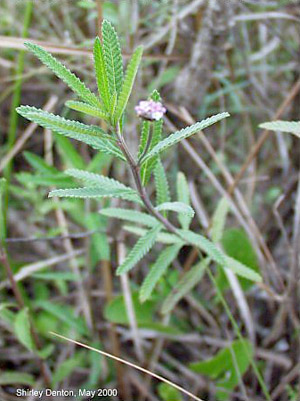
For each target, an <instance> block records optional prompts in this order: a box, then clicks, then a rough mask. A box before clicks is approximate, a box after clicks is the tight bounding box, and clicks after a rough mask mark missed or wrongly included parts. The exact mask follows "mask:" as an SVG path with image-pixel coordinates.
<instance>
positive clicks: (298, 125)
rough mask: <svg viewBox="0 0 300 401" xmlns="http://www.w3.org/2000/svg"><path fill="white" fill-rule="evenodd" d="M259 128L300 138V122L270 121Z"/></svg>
mask: <svg viewBox="0 0 300 401" xmlns="http://www.w3.org/2000/svg"><path fill="white" fill-rule="evenodd" d="M259 127H260V128H264V129H267V130H271V131H281V132H287V133H290V134H293V135H295V136H296V137H298V138H300V121H281V120H278V121H270V122H267V123H263V124H260V125H259Z"/></svg>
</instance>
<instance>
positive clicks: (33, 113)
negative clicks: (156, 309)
mask: <svg viewBox="0 0 300 401" xmlns="http://www.w3.org/2000/svg"><path fill="white" fill-rule="evenodd" d="M16 111H17V112H18V113H19V114H20V115H21V116H22V117H24V118H27V119H28V120H29V121H32V122H35V123H37V124H39V125H40V126H42V127H43V128H48V129H50V130H52V131H55V132H57V133H59V134H61V135H64V136H67V137H70V138H73V139H76V140H79V141H81V142H84V143H87V144H88V145H90V146H92V147H93V148H95V149H98V150H100V151H101V152H103V153H109V154H112V155H113V156H116V157H118V158H120V159H122V160H125V158H124V156H123V154H122V152H121V151H120V149H118V148H117V146H116V145H115V144H114V142H113V138H112V137H110V136H109V135H107V134H106V133H105V132H104V131H103V130H102V129H101V128H99V127H96V126H94V125H85V124H83V123H80V122H78V121H73V120H67V119H65V118H63V117H60V116H57V115H55V114H52V113H48V112H46V111H44V110H40V109H36V108H35V107H31V106H20V107H18V108H17V109H16Z"/></svg>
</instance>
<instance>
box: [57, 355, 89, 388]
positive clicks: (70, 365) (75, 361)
mask: <svg viewBox="0 0 300 401" xmlns="http://www.w3.org/2000/svg"><path fill="white" fill-rule="evenodd" d="M83 360H84V354H83V353H82V352H78V351H77V352H76V353H75V355H74V356H73V357H71V358H68V359H66V360H64V361H63V362H61V363H60V364H59V365H58V366H57V367H56V369H55V372H54V374H53V377H52V385H53V387H56V385H57V384H58V383H59V382H61V381H63V380H64V379H66V378H67V377H69V376H70V375H71V374H72V372H73V371H74V370H75V369H76V368H77V367H81V366H82V363H83Z"/></svg>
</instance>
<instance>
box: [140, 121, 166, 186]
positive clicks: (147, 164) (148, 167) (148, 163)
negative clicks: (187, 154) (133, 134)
mask: <svg viewBox="0 0 300 401" xmlns="http://www.w3.org/2000/svg"><path fill="white" fill-rule="evenodd" d="M162 127H163V119H162V118H161V119H160V120H158V121H155V122H153V123H152V130H153V133H152V140H151V143H150V146H149V151H148V153H147V154H146V155H145V157H143V160H142V166H141V178H142V181H143V184H144V185H146V184H147V182H148V181H149V179H150V176H151V172H152V171H153V170H154V168H155V166H156V164H157V162H158V157H157V156H156V155H155V156H153V157H150V158H148V155H149V153H151V149H153V148H154V147H155V146H156V145H157V144H158V143H159V141H160V140H161V134H162ZM146 159H147V160H146Z"/></svg>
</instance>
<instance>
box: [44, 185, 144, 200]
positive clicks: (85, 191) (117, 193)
mask: <svg viewBox="0 0 300 401" xmlns="http://www.w3.org/2000/svg"><path fill="white" fill-rule="evenodd" d="M54 196H58V197H59V198H62V197H67V198H84V199H85V198H99V199H100V198H121V199H125V200H129V201H131V202H137V203H141V201H140V199H139V197H138V195H136V194H135V193H134V191H133V190H125V189H104V188H99V187H82V188H70V189H56V190H53V191H51V192H50V193H49V198H53V197H54Z"/></svg>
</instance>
